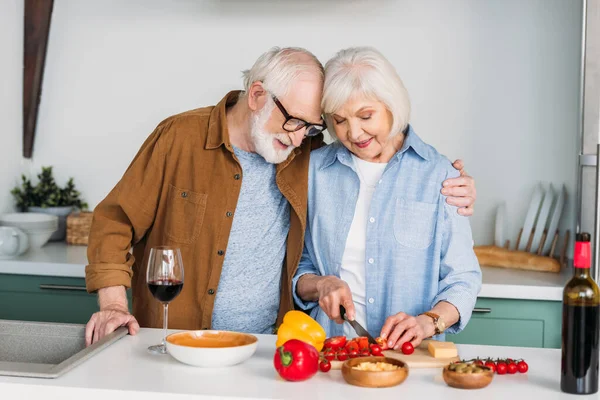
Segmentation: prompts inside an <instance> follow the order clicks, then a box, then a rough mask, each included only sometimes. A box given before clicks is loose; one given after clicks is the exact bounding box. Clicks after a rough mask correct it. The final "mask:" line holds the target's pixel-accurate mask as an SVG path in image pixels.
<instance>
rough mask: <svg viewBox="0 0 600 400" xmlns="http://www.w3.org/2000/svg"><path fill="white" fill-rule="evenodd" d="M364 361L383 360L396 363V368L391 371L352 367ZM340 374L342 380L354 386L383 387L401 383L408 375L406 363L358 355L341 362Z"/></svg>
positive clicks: (374, 361)
mask: <svg viewBox="0 0 600 400" xmlns="http://www.w3.org/2000/svg"><path fill="white" fill-rule="evenodd" d="M364 362H372V363H376V362H385V363H388V364H392V365H396V366H397V367H398V369H396V370H392V371H362V370H358V369H354V367H355V366H357V365H359V364H361V363H364ZM342 376H343V377H344V380H345V381H346V382H347V383H349V384H351V385H354V386H362V387H370V388H383V387H392V386H396V385H399V384H401V383H402V382H404V381H405V380H406V377H407V376H408V367H407V365H406V364H405V363H404V362H402V361H400V360H396V359H394V358H388V357H359V358H353V359H350V360H347V361H345V362H344V363H343V364H342Z"/></svg>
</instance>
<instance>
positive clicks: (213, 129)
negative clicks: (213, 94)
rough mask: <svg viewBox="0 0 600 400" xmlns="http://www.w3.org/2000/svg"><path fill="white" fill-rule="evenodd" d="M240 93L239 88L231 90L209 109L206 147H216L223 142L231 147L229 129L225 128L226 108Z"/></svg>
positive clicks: (235, 100) (232, 103) (234, 101)
mask: <svg viewBox="0 0 600 400" xmlns="http://www.w3.org/2000/svg"><path fill="white" fill-rule="evenodd" d="M241 93H242V91H241V90H232V91H231V92H229V93H227V95H225V97H223V99H221V101H220V102H219V103H218V104H217V105H216V106H215V107H214V108H213V110H212V111H211V113H210V118H209V121H208V135H207V137H206V145H205V148H206V149H216V148H218V147H220V146H221V145H223V144H225V146H226V147H228V148H231V144H230V143H229V131H228V130H227V108H228V107H230V106H232V105H234V104H235V103H236V102H237V100H238V97H239V96H240V94H241Z"/></svg>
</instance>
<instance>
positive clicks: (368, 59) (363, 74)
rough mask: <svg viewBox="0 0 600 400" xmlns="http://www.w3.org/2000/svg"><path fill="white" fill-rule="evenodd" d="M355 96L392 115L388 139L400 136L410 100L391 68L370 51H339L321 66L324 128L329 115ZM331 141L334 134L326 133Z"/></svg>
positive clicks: (330, 120)
mask: <svg viewBox="0 0 600 400" xmlns="http://www.w3.org/2000/svg"><path fill="white" fill-rule="evenodd" d="M355 95H362V96H366V97H368V98H372V99H374V100H377V101H381V102H382V103H383V104H385V106H386V108H387V109H388V110H389V111H390V113H391V114H392V130H391V132H390V134H391V135H396V134H398V133H399V132H402V131H404V130H405V129H406V127H407V126H408V121H409V118H410V99H409V97H408V92H407V91H406V88H405V87H404V84H403V83H402V79H400V76H399V75H398V72H396V69H395V68H394V66H393V65H392V64H391V63H390V62H389V61H388V60H387V59H386V58H385V57H384V56H383V55H382V54H381V53H380V52H379V51H377V50H375V49H374V48H372V47H351V48H348V49H344V50H340V51H339V52H338V53H337V54H336V55H335V56H334V57H333V58H332V59H331V60H329V61H327V64H325V84H324V88H323V99H322V101H321V107H322V109H323V113H324V114H325V119H326V122H327V126H330V127H333V119H332V117H331V114H333V113H335V112H337V111H338V110H339V109H340V108H341V107H342V106H343V105H344V104H345V103H346V102H347V101H348V100H350V99H351V98H352V96H355ZM328 131H329V133H330V134H331V136H333V137H334V138H335V137H336V136H335V131H334V130H333V129H330V130H329V129H328Z"/></svg>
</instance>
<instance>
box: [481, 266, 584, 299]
mask: <svg viewBox="0 0 600 400" xmlns="http://www.w3.org/2000/svg"><path fill="white" fill-rule="evenodd" d="M481 273H482V285H481V291H480V292H479V297H486V298H498V299H522V300H552V301H562V298H563V289H564V287H565V284H566V283H567V281H568V280H569V279H570V278H571V276H572V275H573V271H572V269H570V268H565V269H562V270H561V272H560V273H554V272H536V271H522V270H516V269H507V268H497V267H485V266H482V267H481Z"/></svg>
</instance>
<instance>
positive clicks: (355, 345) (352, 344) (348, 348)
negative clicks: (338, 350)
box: [346, 340, 359, 353]
mask: <svg viewBox="0 0 600 400" xmlns="http://www.w3.org/2000/svg"><path fill="white" fill-rule="evenodd" d="M358 349H359V347H358V342H356V341H355V340H351V341H349V342H346V351H347V352H348V353H350V352H351V351H352V350H356V351H358Z"/></svg>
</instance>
